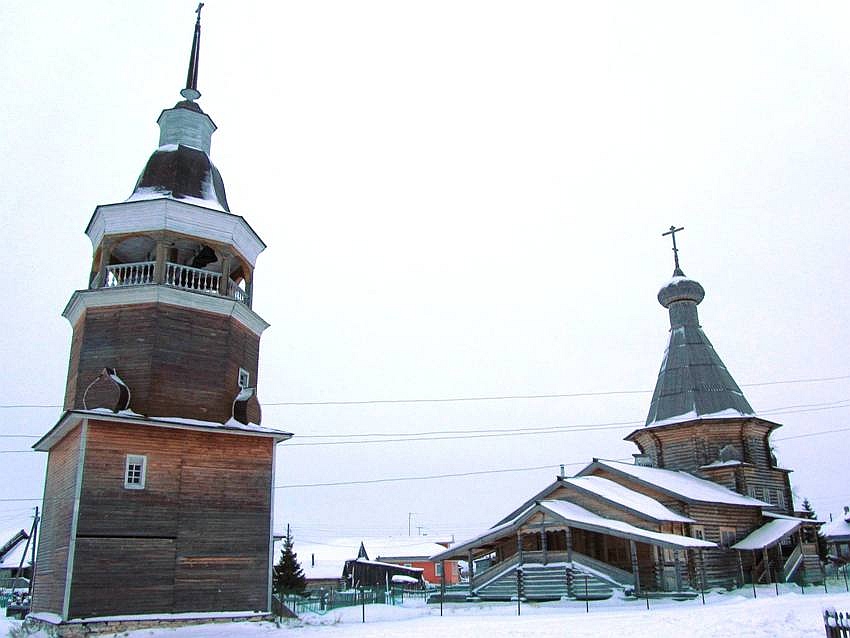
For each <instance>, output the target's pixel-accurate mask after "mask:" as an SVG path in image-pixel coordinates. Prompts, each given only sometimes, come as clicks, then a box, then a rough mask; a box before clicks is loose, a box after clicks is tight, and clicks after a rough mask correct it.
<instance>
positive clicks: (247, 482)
mask: <svg viewBox="0 0 850 638" xmlns="http://www.w3.org/2000/svg"><path fill="white" fill-rule="evenodd" d="M200 20H201V16H200V6H199V7H198V17H197V20H196V22H195V31H194V38H193V42H192V50H191V58H190V63H189V72H188V78H187V83H186V88H185V89H183V90H182V91H181V92H180V94H181V96H182V98H183V99H182V100H181V101H180V102H178V103H177V104H176V105H175V106H174V107H173V108H169V109H166V110H164V111H163V112H162V114H161V115H160V117H159V120H158V124H159V127H160V138H159V146H158V148H157V149H156V150H155V151H154V152H153V154H152V155H151V157H150V159H149V160H148V162H147V165H146V166H145V167H144V170H143V171H142V173H141V176H140V177H139V179H138V181H137V183H136V186H135V188H134V189H133V192H132V195H131V196H130V197H129V199H127V200H126V201H124V202H120V203H115V204H107V205H102V206H98V207H97V208H96V209H95V211H94V214H93V215H92V218H91V221H90V222H89V224H88V227H87V228H86V234H87V235H88V236H89V238H90V239H91V241H92V245H93V248H94V254H93V259H92V267H91V274H90V277H89V282H88V287H87V288H86V289H84V290H78V291H76V292H74V293H73V295H72V296H71V299H70V301H69V302H68V305H67V307H66V308H65V311H64V313H63V314H64V316H65V318H67V319H68V321H69V322H70V324H71V326H72V328H73V340H72V344H71V354H70V363H69V366H68V381H67V389H66V393H65V401H64V413H63V414H62V416H61V417H60V419H59V421H58V422H57V423H56V424H55V425H54V426H53V428H52V429H51V430H50V431H49V432H48V433H47V434H45V435H44V436H43V437H42V438H41V439H40V440H39V441H38V442H37V443H36V444H35V446H34V447H35V449H36V450H39V451H43V452H47V453H48V461H47V477H46V484H45V491H44V516H43V521H42V528H41V535H40V539H39V548H38V556H39V559H38V564H37V568H36V574H35V579H34V591H33V602H32V611H33V613H34V614H35V616H36V618H38V619H41V620H45V621H47V622H53V623H57V624H70V623H73V622H74V621H75V620H78V619H93V618H95V619H96V618H102V617H110V616H117V615H120V616H123V617H127V616H143V615H144V616H150V615H155V616H162V617H164V618H167V617H169V615H173V614H186V613H189V614H191V613H198V614H202V613H207V612H227V613H228V615H230V616H233V617H244V616H251V615H262V614H264V613H268V612H269V610H270V608H271V569H270V566H271V561H272V558H273V557H272V540H273V539H272V536H273V529H272V526H273V520H272V516H273V489H274V485H273V479H274V456H275V446H276V444H277V443H279V442H281V441H284V440H286V439H288V438H289V437H290V436H291V435H290V434H288V433H286V432H283V431H279V430H275V429H271V428H267V427H263V426H261V425H260V421H261V413H260V405H259V403H258V400H257V395H256V387H257V368H258V358H259V347H260V336H261V334H262V333H263V331H264V330H265V328H266V327H267V326H268V324H267V323H266V322H265V321H264V320H263V319H262V318H261V317H260V316H259V315H258V314H257V313H256V312H254V310H253V309H252V307H251V305H252V297H253V280H254V265H255V262H256V260H257V257H258V255H259V254H260V253H261V252H262V250H263V249H264V248H265V244H264V243H263V242H262V240H261V239H260V238H259V236H257V234H256V233H255V232H254V230H253V229H252V228H251V226H250V225H249V224H248V223H247V222H246V221H245V219H244V218H242V217H241V216H239V215H235V214H233V213H232V212H231V211H230V208H229V205H228V203H227V198H226V196H225V190H224V183H223V181H222V179H221V175H220V174H219V172H218V170H217V169H216V168H215V166H214V165H213V164H212V162H211V161H210V140H211V137H212V134H213V132H214V131H215V130H216V126H215V124H214V123H213V121H212V119H210V117H209V116H208V115H207V114H205V113H204V112H203V111H202V110H201V108H200V106H198V104H197V102H196V100H197V99H198V98H199V97H200V93H199V92H198V90H197V79H198V61H199V47H200V33H201V22H200Z"/></svg>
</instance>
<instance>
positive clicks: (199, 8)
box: [195, 2, 204, 22]
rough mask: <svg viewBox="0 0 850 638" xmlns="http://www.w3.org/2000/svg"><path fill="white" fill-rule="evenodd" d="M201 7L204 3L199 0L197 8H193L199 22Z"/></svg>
mask: <svg viewBox="0 0 850 638" xmlns="http://www.w3.org/2000/svg"><path fill="white" fill-rule="evenodd" d="M203 8H204V3H203V2H199V3H198V8H197V9H195V13H197V14H198V22H200V21H201V9H203Z"/></svg>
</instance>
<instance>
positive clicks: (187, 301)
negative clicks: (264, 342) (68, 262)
mask: <svg viewBox="0 0 850 638" xmlns="http://www.w3.org/2000/svg"><path fill="white" fill-rule="evenodd" d="M150 303H157V304H163V305H166V306H176V307H178V308H186V309H189V310H197V311H201V312H209V313H212V314H216V315H223V316H227V317H231V318H233V319H234V320H236V321H238V322H239V323H241V324H242V325H243V326H245V327H246V328H248V329H249V330H250V331H251V332H253V333H254V334H255V335H257V336H260V335H261V334H262V333H263V331H264V330H265V329H266V328H268V327H269V324H268V323H267V322H266V321H265V320H264V319H263V318H262V317H260V315H258V314H257V313H256V312H254V311H253V310H251V309H250V308H249V307H248V306H246V305H245V304H243V303H241V302H239V301H236V300H235V299H231V298H229V297H219V296H217V295H208V294H204V293H202V292H195V291H192V290H183V289H179V288H171V287H169V286H165V285H158V284H149V285H143V286H117V287H115V288H98V289H96V290H77V291H75V292H74V294H72V295H71V299H70V300H69V301H68V303H67V305H66V306H65V309H64V310H63V311H62V316H63V317H65V318H66V319H67V320H68V322H69V323H70V324H71V325H72V326H74V325H76V324H77V322H78V321H79V320H80V318H81V317H82V316H83V315H84V314H85V312H86V310H88V309H89V308H104V307H116V306H131V305H139V304H150Z"/></svg>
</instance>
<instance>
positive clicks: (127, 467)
mask: <svg viewBox="0 0 850 638" xmlns="http://www.w3.org/2000/svg"><path fill="white" fill-rule="evenodd" d="M136 466H138V470H135V469H132V470H131V468H135V467H136ZM147 470H148V457H147V456H146V455H144V454H127V455H126V456H125V457H124V489H126V490H143V489H145V482H146V479H147V473H148V472H147ZM131 471H132V472H133V474H135V472H138V477H136V476H131Z"/></svg>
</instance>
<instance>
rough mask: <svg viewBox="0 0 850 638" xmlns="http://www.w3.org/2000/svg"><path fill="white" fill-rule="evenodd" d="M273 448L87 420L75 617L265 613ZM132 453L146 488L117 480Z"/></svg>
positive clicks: (253, 440)
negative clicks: (142, 463)
mask: <svg viewBox="0 0 850 638" xmlns="http://www.w3.org/2000/svg"><path fill="white" fill-rule="evenodd" d="M273 453H274V441H273V439H271V438H266V437H254V436H238V435H229V434H218V433H208V432H199V431H192V430H183V429H173V428H162V427H157V426H151V425H128V424H122V423H115V422H104V421H100V422H93V421H92V422H90V430H89V436H88V443H87V446H86V456H85V469H84V473H83V482H82V488H81V506H80V512H79V520H78V525H77V552H76V556H75V560H74V570H73V584H72V587H71V600H70V615H71V616H72V617H85V616H98V615H110V614H117V613H125V614H126V613H180V612H189V611H209V610H211V609H223V610H233V611H253V610H259V611H264V610H266V609H267V606H268V573H269V571H268V570H269V567H270V566H269V543H270V534H271V519H270V514H271V509H270V508H271V490H272V476H271V469H272V467H273V466H272V455H273ZM127 454H139V455H144V456H146V459H147V468H146V476H145V486H144V489H126V488H125V487H124V472H125V458H126V455H127ZM122 571H123V572H124V573H126V576H127V577H126V579H125V580H123V581H122V586H121V587H115V582H116V574H120V573H122ZM118 580H121V579H120V577H119V579H118Z"/></svg>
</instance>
